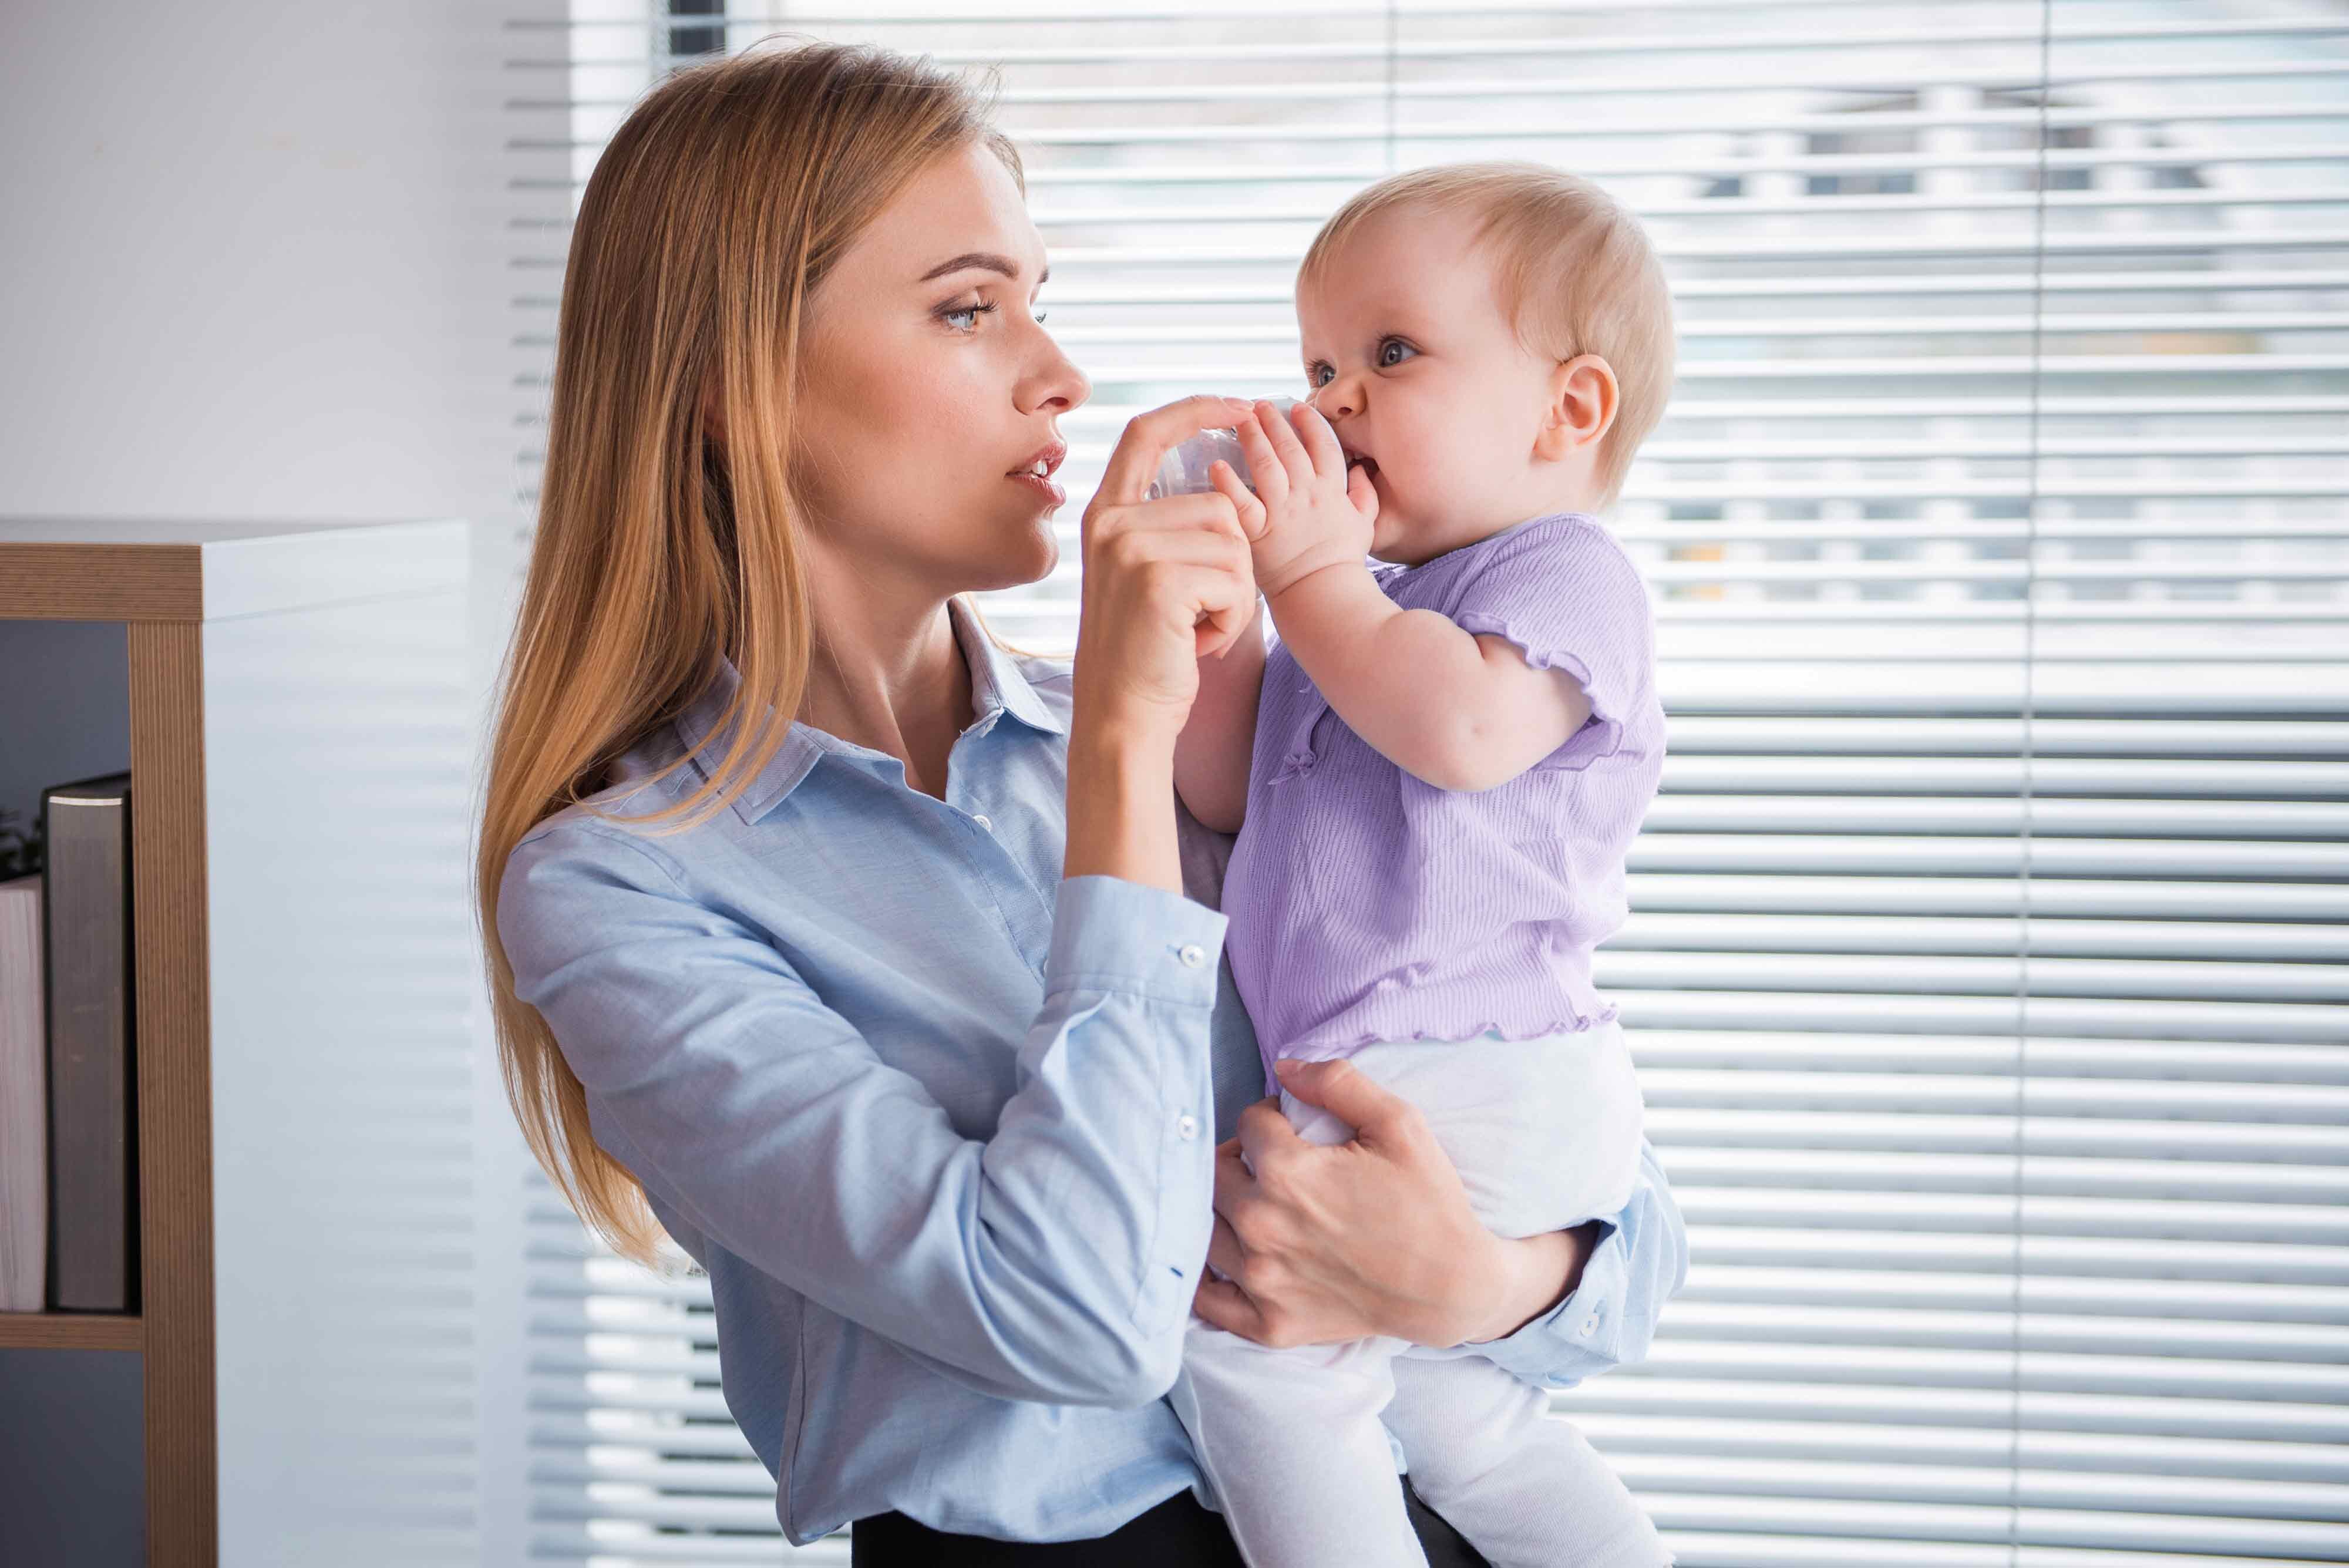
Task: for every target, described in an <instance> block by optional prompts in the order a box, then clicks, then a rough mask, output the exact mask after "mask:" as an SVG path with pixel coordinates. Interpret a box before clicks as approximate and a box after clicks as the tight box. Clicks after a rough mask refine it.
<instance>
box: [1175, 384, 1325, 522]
mask: <svg viewBox="0 0 2349 1568" xmlns="http://www.w3.org/2000/svg"><path fill="white" fill-rule="evenodd" d="M1267 401H1268V402H1270V403H1271V404H1272V406H1273V407H1274V408H1277V409H1278V410H1280V413H1281V417H1282V418H1283V419H1286V418H1288V410H1291V409H1293V408H1295V407H1296V406H1297V400H1296V399H1295V398H1271V399H1268V400H1267ZM1219 457H1220V458H1222V459H1223V460H1224V461H1225V462H1228V463H1230V464H1231V465H1232V472H1234V473H1237V474H1238V475H1239V476H1240V483H1242V484H1245V485H1247V487H1248V488H1249V489H1251V490H1253V489H1255V488H1256V477H1255V476H1254V475H1253V474H1251V473H1249V472H1248V465H1247V458H1245V457H1243V456H1241V455H1240V438H1239V433H1238V432H1237V431H1234V430H1232V429H1229V428H1225V429H1221V430H1204V431H1200V432H1199V433H1198V434H1196V435H1195V436H1193V437H1191V438H1190V439H1189V440H1188V441H1184V442H1183V444H1182V445H1180V446H1177V447H1175V448H1174V449H1173V450H1171V451H1170V452H1167V453H1166V455H1165V456H1164V457H1162V458H1160V459H1159V460H1158V477H1157V478H1156V479H1154V480H1153V481H1152V482H1151V484H1150V488H1149V490H1148V491H1147V492H1145V493H1143V500H1145V501H1155V500H1157V499H1158V498H1159V497H1161V496H1163V495H1196V494H1199V493H1202V492H1204V491H1209V490H1213V489H1215V487H1216V482H1215V481H1214V480H1212V479H1210V478H1209V477H1208V476H1207V471H1208V470H1209V469H1210V468H1213V467H1214V466H1215V462H1216V459H1217V458H1219Z"/></svg>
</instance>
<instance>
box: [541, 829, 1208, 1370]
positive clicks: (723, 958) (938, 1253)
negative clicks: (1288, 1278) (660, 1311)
mask: <svg viewBox="0 0 2349 1568" xmlns="http://www.w3.org/2000/svg"><path fill="white" fill-rule="evenodd" d="M1226 923H1227V922H1226V919H1225V917H1224V916H1223V915H1221V914H1220V913H1218V912H1216V911H1215V910H1212V909H1206V908H1204V907H1202V906H1201V905H1199V904H1196V903H1194V902H1192V901H1191V900H1190V899H1188V898H1184V897H1182V896H1181V895H1179V894H1176V893H1171V892H1167V891H1164V890H1162V889H1159V888H1149V887H1144V886H1143V885H1141V884H1137V883H1133V882H1128V881H1125V880H1123V879H1121V878H1117V877H1071V878H1069V879H1067V880H1065V881H1063V882H1062V883H1061V886H1060V888H1059V892H1058V901H1057V904H1056V907H1055V918H1054V923H1053V929H1052V937H1051V943H1050V953H1049V957H1048V958H1047V961H1046V963H1045V968H1044V977H1043V992H1044V994H1043V999H1042V1003H1041V1006H1040V1009H1039V1011H1038V1012H1037V1013H1036V1016H1035V1018H1034V1021H1033V1022H1032V1023H1030V1026H1029V1028H1028V1032H1027V1036H1026V1039H1025V1041H1024V1042H1023V1044H1021V1046H1020V1049H1019V1057H1018V1064H1017V1069H1016V1074H1017V1076H1016V1085H1017V1086H1016V1088H1015V1091H1014V1093H1013V1094H1012V1096H1010V1098H1009V1100H1008V1101H1007V1102H1006V1103H1005V1104H1004V1106H1003V1108H1002V1113H1001V1116H1000V1117H999V1122H998V1125H997V1128H996V1131H995V1134H994V1136H993V1137H991V1138H989V1139H988V1140H986V1141H984V1142H979V1141H975V1140H972V1139H968V1138H965V1137H961V1136H960V1135H958V1134H957V1132H956V1131H955V1130H954V1128H953V1127H951V1125H950V1124H949V1122H948V1119H947V1114H946V1112H945V1111H944V1110H943V1109H942V1108H941V1107H940V1106H939V1105H938V1103H937V1102H936V1100H935V1099H934V1098H933V1097H932V1096H931V1095H930V1094H929V1092H928V1091H927V1090H926V1088H925V1087H924V1086H923V1085H922V1084H921V1082H920V1081H919V1080H917V1079H916V1078H915V1077H913V1076H911V1075H908V1074H905V1073H904V1072H901V1071H899V1070H897V1069H895V1068H894V1067H891V1066H889V1065H888V1064H885V1063H884V1062H883V1061H882V1060H881V1059H880V1057H879V1056H878V1055H877V1054H875V1053H874V1049H873V1047H872V1045H871V1044H869V1043H868V1042H867V1041H866V1040H865V1039H864V1036H863V1034H862V1033H860V1032H859V1031H858V1030H857V1029H856V1028H855V1027H854V1025H852V1024H851V1023H849V1022H848V1021H847V1020H846V1019H845V1018H844V1017H843V1016H842V1015H841V1014H840V1013H838V1012H835V1011H833V1009H831V1008H829V1007H827V1006H825V1005H824V1003H823V1000H822V999H821V997H820V996H819V995H818V994H817V993H816V992H815V991H814V990H813V989H812V987H811V986H810V985H809V984H808V982H807V981H805V980H803V979H802V977H801V975H800V974H799V973H798V972H796V971H794V969H793V968H792V965H791V964H790V963H789V962H788V961H785V959H784V958H783V957H782V955H781V953H779V952H778V951H777V950H776V949H775V947H774V945H773V944H772V943H771V942H769V941H768V940H765V939H764V938H763V937H762V936H761V935H760V934H759V933H758V932H757V931H755V930H753V929H749V928H747V927H745V926H744V925H742V924H740V923H739V922H738V921H736V920H735V919H731V918H730V917H729V916H728V915H727V914H725V913H723V912H721V911H719V910H718V909H711V908H708V907H705V906H704V905H702V904H700V903H697V902H696V901H695V900H694V899H693V898H690V897H689V896H688V893H687V892H686V890H685V888H684V887H683V886H682V884H681V883H680V881H679V879H678V877H677V876H675V875H674V874H673V873H672V872H671V870H670V868H669V867H667V865H666V864H665V863H664V861H663V860H660V859H657V858H655V857H654V855H653V854H652V852H650V851H649V850H647V848H646V847H645V846H644V845H643V844H642V843H641V842H640V841H639V840H638V839H636V837H634V836H629V835H627V834H626V832H625V831H617V830H606V829H602V828H592V827H586V826H579V825H566V826H561V827H557V828H555V829H552V830H549V831H546V832H544V833H543V834H542V835H539V836H533V837H531V838H528V839H525V840H524V841H523V844H522V845H520V846H518V847H517V848H516V849H515V850H514V851H513V853H512V856H510V857H508V860H507V863H506V868H505V871H504V873H503V876H502V880H501V888H500V895H499V908H498V930H499V934H500V937H501V939H502V942H503V944H504V947H505V950H506V953H507V956H508V958H509V960H510V961H511V962H512V970H513V983H514V991H515V994H516V995H517V996H519V997H520V999H521V1000H522V1001H523V1002H528V1003H530V1004H531V1005H532V1006H533V1007H535V1008H537V1009H538V1011H539V1012H540V1014H541V1015H542V1016H543V1018H544V1019H545V1021H546V1023H547V1025H548V1027H549V1028H550V1029H551V1030H552V1031H553V1032H554V1037H555V1039H556V1041H557V1043H558V1044H560V1046H561V1047H562V1051H563V1054H564V1059H565V1060H566V1061H567V1062H568V1063H569V1064H570V1065H571V1068H572V1070H573V1071H574V1073H576V1074H577V1075H578V1076H579V1079H580V1081H581V1083H582V1084H583V1085H585V1089H586V1091H587V1096H588V1103H589V1106H590V1110H591V1115H592V1118H593V1120H594V1123H595V1126H596V1127H597V1129H598V1132H597V1137H598V1138H599V1140H605V1139H606V1138H607V1136H608V1139H609V1144H610V1145H617V1146H623V1147H625V1148H626V1151H627V1158H626V1160H625V1163H626V1164H627V1165H628V1166H629V1168H630V1169H631V1170H632V1171H633V1172H634V1174H635V1175H636V1179H638V1180H639V1181H640V1182H642V1183H643V1184H644V1186H645V1189H646V1190H647V1193H648V1194H651V1195H653V1196H656V1197H657V1198H658V1199H660V1200H661V1201H662V1202H663V1203H664V1204H666V1205H667V1206H668V1207H669V1208H670V1209H671V1210H674V1211H675V1212H676V1213H677V1214H678V1216H680V1217H681V1218H682V1219H683V1220H685V1221H686V1222H688V1224H690V1225H692V1226H694V1227H697V1228H698V1230H699V1231H701V1232H702V1235H703V1236H704V1237H705V1238H707V1239H708V1240H709V1241H713V1242H715V1243H716V1244H718V1245H719V1246H721V1247H724V1248H725V1249H727V1250H728V1251H730V1252H732V1253H733V1254H734V1255H735V1256H736V1257H738V1258H740V1259H741V1260H742V1261H743V1262H746V1263H748V1264H749V1265H750V1266H751V1267H753V1268H756V1269H758V1270H760V1271H761V1272H764V1273H766V1274H768V1275H770V1276H771V1277H772V1278H773V1279H775V1280H777V1281H779V1282H781V1283H783V1284H784V1285H787V1286H789V1287H790V1288H791V1289H792V1290H794V1291H797V1292H799V1293H802V1294H803V1295H805V1296H806V1297H807V1298H808V1299H810V1300H812V1301H813V1302H816V1303H820V1304H822V1305H823V1306H825V1307H828V1308H830V1309H831V1310H832V1311H833V1312H836V1313H838V1314H841V1315H842V1316H843V1317H846V1318H848V1319H850V1320H852V1321H854V1322H855V1323H858V1324H863V1325H864V1326H866V1327H868V1328H871V1329H872V1330H874V1331H875V1332H876V1333H879V1334H885V1335H886V1336H888V1337H889V1338H890V1339H892V1340H894V1341H895V1342H896V1343H897V1344H898V1345H902V1346H905V1348H906V1349H907V1350H908V1352H910V1353H912V1354H914V1355H916V1356H918V1357H919V1358H920V1359H922V1360H924V1361H926V1362H927V1363H929V1364H931V1365H933V1366H936V1367H937V1368H939V1369H940V1370H941V1371H943V1372H945V1373H947V1375H948V1376H955V1377H957V1379H959V1380H960V1381H962V1382H964V1383H966V1384H968V1386H972V1387H975V1388H978V1389H980V1390H983V1391H985V1392H988V1393H990V1394H994V1395H997V1396H999V1397H1009V1398H1019V1399H1035V1400H1043V1401H1048V1402H1051V1403H1056V1404H1098V1405H1134V1404H1141V1403H1144V1402H1147V1401H1148V1400H1151V1399H1154V1398H1156V1397H1159V1396H1160V1395H1162V1394H1163V1393H1164V1392H1165V1390H1166V1388H1167V1387H1168V1386H1171V1385H1172V1383H1173V1382H1174V1376H1175V1373H1176V1370H1177V1368H1178V1366H1179V1364H1180V1359H1181V1353H1182V1336H1183V1326H1184V1322H1185V1317H1186V1316H1187V1309H1188V1308H1189V1306H1190V1303H1191V1296H1192V1291H1193V1287H1194V1284H1195V1274H1196V1272H1197V1271H1198V1270H1199V1268H1200V1267H1202V1266H1203V1265H1204V1262H1205V1260H1206V1250H1207V1237H1208V1232H1209V1229H1210V1227H1211V1225H1212V1223H1213V1210H1212V1208H1211V1199H1212V1195H1213V1191H1214V1159H1215V1140H1214V1137H1213V1136H1212V1134H1213V1131H1214V1127H1213V1123H1212V1120H1211V1119H1210V1118H1212V1116H1213V1115H1214V1106H1213V1091H1212V1087H1211V1085H1210V1081H1209V1064H1208V1056H1207V1046H1208V1021H1209V1016H1210V1012H1211V1010H1212V1007H1213V1004H1214V1002H1215V995H1216V973H1217V962H1216V961H1217V958H1218V956H1219V955H1220V953H1221V951H1222V946H1223V939H1224V930H1225V927H1226ZM615 1152H616V1158H618V1154H617V1150H616V1151H615Z"/></svg>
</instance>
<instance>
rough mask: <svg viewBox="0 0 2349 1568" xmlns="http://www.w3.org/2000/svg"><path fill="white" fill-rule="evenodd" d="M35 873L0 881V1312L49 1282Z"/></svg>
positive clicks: (39, 1301) (21, 1308)
mask: <svg viewBox="0 0 2349 1568" xmlns="http://www.w3.org/2000/svg"><path fill="white" fill-rule="evenodd" d="M43 989H44V987H43V985H42V981H41V877H40V874H39V873H38V872H35V873H34V874H33V875H32V876H29V877H11V878H9V879H8V880H7V881H5V882H0V1312H38V1311H40V1310H41V1308H42V1306H43V1305H44V1304H45V1300H46V1296H47V1284H48V1239H49V1127H48V1122H49V1116H48V1105H49V1096H48V1088H47V1083H48V1066H47V1056H48V1040H47V1036H46V1035H45V1034H44V1033H43V1032H42V1028H41V994H42V992H43Z"/></svg>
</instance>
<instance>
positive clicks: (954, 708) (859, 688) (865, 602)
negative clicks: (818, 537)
mask: <svg viewBox="0 0 2349 1568" xmlns="http://www.w3.org/2000/svg"><path fill="white" fill-rule="evenodd" d="M813 586H814V587H815V589H816V592H815V593H814V594H813V595H812V596H811V597H812V599H813V601H814V602H815V604H816V605H817V606H818V611H817V617H816V634H815V639H814V644H813V649H812V658H811V659H810V660H809V664H808V679H807V689H806V691H805V692H804V693H803V694H802V697H801V699H800V711H799V719H800V722H802V723H804V724H812V725H813V726H815V727H816V728H817V729H819V730H822V731H823V732H826V733H828V734H831V735H835V736H837V737H839V738H840V739H841V740H843V741H847V742H851V743H852V744H854V745H859V746H865V747H869V748H870V749H872V750H874V751H876V752H882V753H887V754H888V755H890V756H893V757H895V758H896V759H897V760H898V761H900V762H902V763H905V782H906V783H907V784H911V785H912V786H913V787H914V788H916V789H917V790H920V791H921V792H922V793H923V794H929V795H935V796H936V797H937V798H939V799H941V800H943V799H945V798H946V792H947V753H949V752H951V751H953V750H954V743H955V741H956V738H957V737H958V736H959V735H960V734H961V733H962V732H963V731H964V730H966V729H968V727H969V725H970V722H971V717H972V714H971V680H970V667H969V665H968V663H967V662H966V661H965V659H964V658H963V654H962V649H961V647H960V645H959V644H957V642H956V640H955V634H954V623H953V621H952V620H951V619H950V618H948V615H949V612H948V611H947V606H946V602H945V601H944V600H942V599H923V598H920V597H906V598H904V599H896V600H892V599H890V598H888V597H885V596H884V595H881V594H879V593H876V592H874V591H871V589H870V588H868V589H867V591H865V592H863V593H856V592H849V591H843V585H842V584H841V583H840V582H839V581H838V580H837V579H835V580H833V581H830V582H827V581H825V580H824V574H823V573H821V572H819V573H818V574H817V580H816V582H815V584H814V585H813Z"/></svg>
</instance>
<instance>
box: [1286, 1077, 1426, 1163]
mask: <svg viewBox="0 0 2349 1568" xmlns="http://www.w3.org/2000/svg"><path fill="white" fill-rule="evenodd" d="M1280 1083H1281V1086H1282V1087H1283V1088H1285V1089H1287V1090H1288V1092H1289V1093H1290V1094H1292V1095H1295V1096H1297V1097H1298V1098H1299V1099H1300V1100H1303V1101H1304V1102H1305V1103H1306V1104H1307V1105H1309V1106H1320V1107H1321V1108H1322V1109H1323V1110H1325V1111H1328V1112H1329V1113H1330V1115H1331V1116H1336V1117H1337V1118H1338V1119H1339V1120H1340V1121H1341V1122H1344V1123H1345V1124H1346V1125H1347V1126H1348V1127H1352V1128H1353V1129H1354V1137H1355V1139H1356V1140H1357V1141H1358V1142H1361V1143H1364V1144H1376V1143H1381V1142H1383V1143H1387V1144H1396V1143H1402V1142H1404V1141H1408V1140H1414V1139H1417V1138H1419V1137H1421V1136H1422V1135H1423V1134H1424V1133H1425V1131H1426V1127H1427V1119H1426V1117H1425V1116H1424V1115H1423V1114H1422V1112H1421V1111H1420V1108H1419V1107H1418V1106H1414V1105H1413V1104H1412V1103H1411V1102H1410V1101H1409V1100H1406V1099H1404V1098H1403V1097H1402V1096H1401V1095H1398V1094H1396V1093H1395V1092H1394V1091H1393V1090H1392V1089H1390V1088H1388V1087H1387V1086H1386V1085H1384V1084H1381V1083H1380V1082H1379V1081H1378V1080H1377V1079H1376V1078H1373V1077H1371V1075H1369V1074H1368V1073H1365V1072H1363V1071H1362V1070H1361V1068H1360V1067H1357V1066H1355V1065H1354V1064H1352V1063H1351V1062H1349V1061H1346V1060H1344V1059H1343V1058H1339V1059H1336V1060H1333V1061H1328V1062H1299V1063H1296V1064H1294V1065H1292V1066H1290V1067H1289V1069H1288V1072H1286V1073H1284V1074H1282V1075H1281V1076H1280ZM1284 1125H1286V1124H1285V1123H1284ZM1251 1158H1253V1155H1251Z"/></svg>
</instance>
